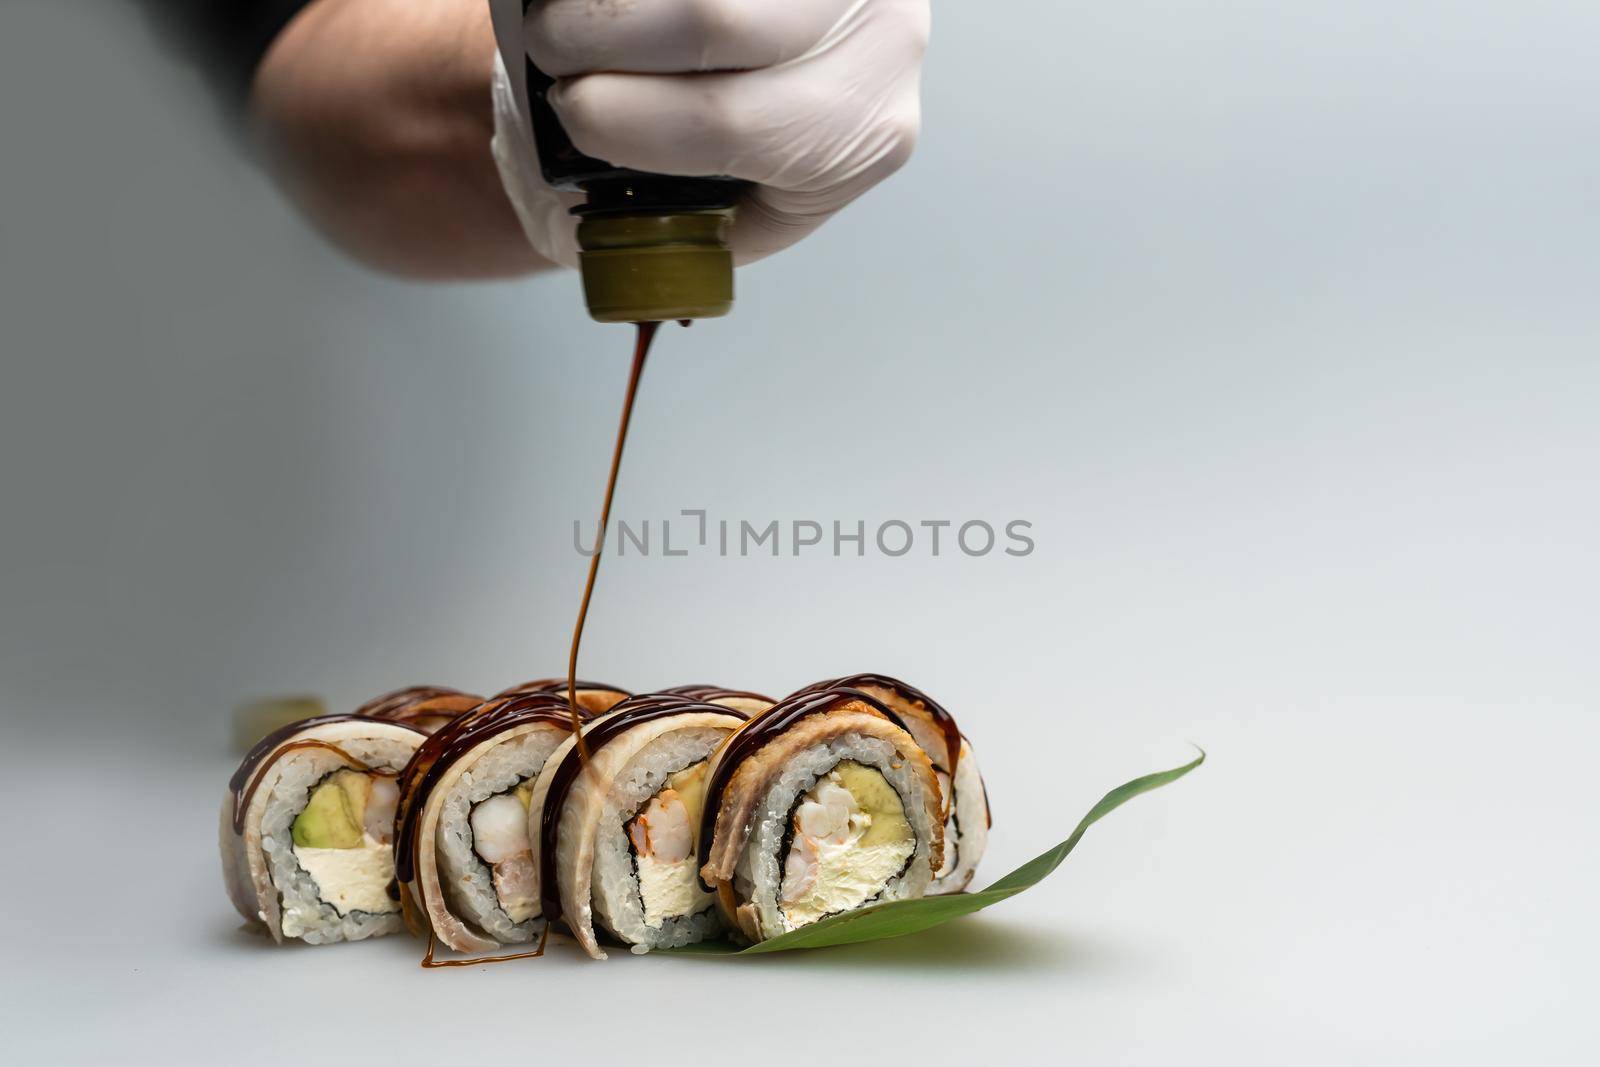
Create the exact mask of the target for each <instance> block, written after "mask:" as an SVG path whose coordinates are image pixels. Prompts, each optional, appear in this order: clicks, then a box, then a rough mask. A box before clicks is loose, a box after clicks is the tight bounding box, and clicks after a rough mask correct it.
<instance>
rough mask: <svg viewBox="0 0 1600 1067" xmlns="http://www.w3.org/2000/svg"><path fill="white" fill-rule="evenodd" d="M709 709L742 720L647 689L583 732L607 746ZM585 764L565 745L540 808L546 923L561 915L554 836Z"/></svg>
mask: <svg viewBox="0 0 1600 1067" xmlns="http://www.w3.org/2000/svg"><path fill="white" fill-rule="evenodd" d="M702 712H710V713H712V714H714V715H728V716H731V717H733V718H735V719H745V718H746V715H745V714H744V712H742V711H738V710H736V709H734V708H725V707H723V706H722V705H720V704H706V703H702V702H700V701H697V700H691V699H689V698H688V697H684V696H679V695H677V694H675V693H645V694H643V695H641V696H636V697H633V698H631V699H629V700H625V701H623V702H622V703H621V704H618V705H617V706H616V708H614V709H613V710H612V711H611V712H610V714H608V715H606V716H605V717H604V718H601V719H597V720H596V721H595V722H594V723H592V724H591V725H590V726H589V727H588V728H587V729H586V730H584V734H583V735H580V737H584V735H586V737H584V739H586V740H587V741H588V743H589V752H590V754H591V756H592V755H593V753H595V752H598V751H600V750H601V749H603V748H605V747H606V746H607V745H609V744H610V743H611V742H613V741H615V740H616V739H617V738H619V737H621V736H622V735H623V734H625V733H627V732H628V731H629V730H631V729H633V728H634V727H635V726H640V725H642V724H644V723H647V722H653V721H655V720H656V719H665V718H668V717H670V716H673V715H686V714H691V713H702ZM587 766H588V763H587V762H586V761H585V760H584V759H583V758H582V757H580V756H579V755H578V747H577V746H576V745H574V746H573V747H572V749H570V750H568V752H567V754H566V756H565V757H563V758H562V760H561V763H560V764H559V765H557V767H556V769H555V773H554V774H553V775H552V776H551V779H550V789H549V791H548V792H547V793H546V794H545V798H544V808H543V810H542V811H541V812H540V813H539V907H540V911H542V912H543V914H544V918H545V921H546V922H553V921H555V920H556V919H559V918H561V889H560V886H559V884H558V883H557V881H556V844H557V841H556V837H557V831H558V829H559V828H560V825H561V811H562V809H563V808H565V807H566V806H567V797H568V795H569V794H571V792H572V787H573V786H575V785H577V784H578V776H579V775H580V774H582V773H583V771H584V768H585V767H587Z"/></svg>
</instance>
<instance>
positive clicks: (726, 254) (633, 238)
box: [578, 209, 733, 322]
mask: <svg viewBox="0 0 1600 1067" xmlns="http://www.w3.org/2000/svg"><path fill="white" fill-rule="evenodd" d="M732 222H733V211H732V210H731V209H723V210H716V211H689V212H673V213H667V214H604V215H586V216H584V217H583V218H582V219H580V220H579V222H578V248H579V250H580V251H579V254H578V264H579V269H580V271H581V273H582V274H583V295H584V300H585V301H586V302H587V303H588V305H589V314H590V315H591V316H592V317H593V318H594V319H595V320H596V321H597V322H666V321H669V320H672V319H714V318H716V317H718V316H719V315H726V314H727V313H728V312H729V311H731V310H732V309H733V253H732V252H731V251H729V249H728V228H729V226H730V225H731V224H732Z"/></svg>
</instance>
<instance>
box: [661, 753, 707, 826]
mask: <svg viewBox="0 0 1600 1067" xmlns="http://www.w3.org/2000/svg"><path fill="white" fill-rule="evenodd" d="M667 787H668V788H669V789H671V790H672V791H673V792H675V793H677V794H678V803H680V804H682V805H683V810H684V811H685V812H687V813H688V816H689V825H691V826H694V825H697V824H698V823H699V822H700V812H701V810H702V809H703V808H704V807H705V806H706V763H705V761H704V760H701V761H700V762H699V763H695V764H692V765H690V766H688V767H685V768H684V769H683V770H681V771H679V772H678V773H677V774H674V775H673V776H672V777H670V778H668V779H667Z"/></svg>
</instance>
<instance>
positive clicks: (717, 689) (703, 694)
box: [660, 685, 777, 704]
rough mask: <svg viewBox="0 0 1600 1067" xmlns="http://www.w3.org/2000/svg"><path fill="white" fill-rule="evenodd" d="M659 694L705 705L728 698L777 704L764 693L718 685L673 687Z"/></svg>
mask: <svg viewBox="0 0 1600 1067" xmlns="http://www.w3.org/2000/svg"><path fill="white" fill-rule="evenodd" d="M660 692H662V693H670V694H671V695H673V696H680V697H688V698H689V699H690V700H699V701H702V702H704V703H707V704H710V703H712V702H713V701H717V700H727V699H729V698H730V697H739V698H742V699H746V700H762V701H765V702H766V703H768V704H776V703H777V701H775V700H773V699H772V698H771V697H769V696H767V695H766V694H765V693H752V692H751V691H750V690H748V689H724V688H722V686H720V685H675V686H673V687H672V688H671V689H662V690H660Z"/></svg>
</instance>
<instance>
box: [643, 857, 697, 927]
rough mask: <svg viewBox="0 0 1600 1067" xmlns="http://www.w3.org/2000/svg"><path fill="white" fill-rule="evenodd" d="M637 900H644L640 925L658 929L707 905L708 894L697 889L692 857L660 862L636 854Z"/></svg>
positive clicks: (653, 858)
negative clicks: (671, 920) (637, 874)
mask: <svg viewBox="0 0 1600 1067" xmlns="http://www.w3.org/2000/svg"><path fill="white" fill-rule="evenodd" d="M637 858H638V870H639V899H640V900H641V901H642V902H643V903H644V924H645V925H646V926H648V927H651V928H652V929H659V928H660V927H661V926H662V925H663V924H664V923H666V922H667V920H669V919H676V918H678V917H679V916H680V915H693V914H694V913H695V912H697V911H700V910H701V909H703V908H706V907H708V906H709V905H710V904H711V902H712V899H713V898H712V896H711V894H710V893H707V892H706V891H705V890H703V889H701V888H700V879H699V878H698V877H697V876H696V872H695V858H694V857H693V856H690V857H689V858H688V859H682V860H678V861H676V862H673V863H666V862H663V861H661V860H659V859H657V858H655V857H654V856H639V857H637Z"/></svg>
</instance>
